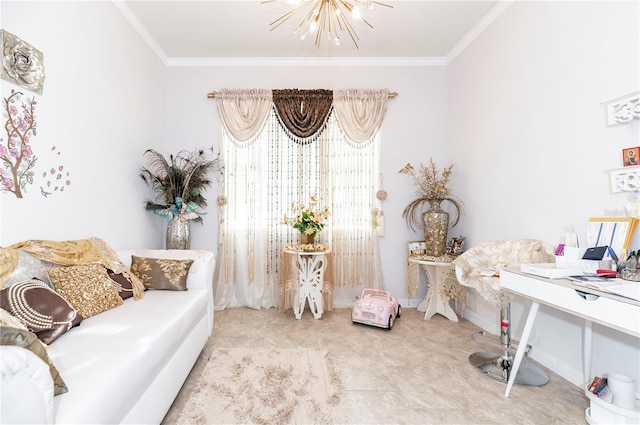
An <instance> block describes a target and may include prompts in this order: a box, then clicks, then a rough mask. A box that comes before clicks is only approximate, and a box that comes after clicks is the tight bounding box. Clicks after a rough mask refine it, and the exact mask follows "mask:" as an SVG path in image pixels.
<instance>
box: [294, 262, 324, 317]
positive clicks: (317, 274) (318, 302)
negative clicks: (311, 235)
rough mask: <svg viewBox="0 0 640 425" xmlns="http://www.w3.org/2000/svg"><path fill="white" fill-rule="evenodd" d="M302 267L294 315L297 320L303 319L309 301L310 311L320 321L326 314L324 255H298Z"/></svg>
mask: <svg viewBox="0 0 640 425" xmlns="http://www.w3.org/2000/svg"><path fill="white" fill-rule="evenodd" d="M298 264H299V267H300V285H299V288H298V296H297V301H296V305H295V306H294V313H295V316H296V319H300V318H301V317H302V312H303V311H304V305H305V303H306V302H307V300H308V301H309V309H310V310H311V313H312V314H313V317H314V318H315V319H320V318H321V317H322V313H323V312H324V302H323V298H322V286H323V283H324V282H323V280H324V268H325V261H324V256H323V255H302V254H299V255H298Z"/></svg>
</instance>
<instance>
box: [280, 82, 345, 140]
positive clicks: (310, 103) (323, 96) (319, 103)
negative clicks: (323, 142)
mask: <svg viewBox="0 0 640 425" xmlns="http://www.w3.org/2000/svg"><path fill="white" fill-rule="evenodd" d="M332 102H333V91H332V90H321V89H320V90H298V89H284V90H274V91H273V106H274V107H275V109H276V112H277V116H278V121H279V122H280V124H281V125H282V126H283V128H284V130H285V131H286V132H287V133H288V134H289V137H291V139H293V140H294V141H296V142H297V143H308V142H311V141H313V139H314V138H315V137H316V136H317V135H318V134H319V133H320V132H321V131H322V130H323V129H324V127H325V125H326V123H327V117H328V116H329V112H330V111H331V104H332Z"/></svg>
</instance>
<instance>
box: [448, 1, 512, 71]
mask: <svg viewBox="0 0 640 425" xmlns="http://www.w3.org/2000/svg"><path fill="white" fill-rule="evenodd" d="M514 1H515V0H500V1H499V2H498V3H497V4H496V5H495V6H493V7H492V8H491V10H490V11H489V13H487V14H486V15H484V16H483V17H482V19H480V21H478V23H477V24H476V25H474V27H473V28H471V31H469V32H468V33H467V34H466V35H465V36H464V37H462V39H461V40H460V41H459V42H458V44H456V45H455V46H453V49H451V51H450V52H449V53H448V54H447V56H446V61H447V65H448V64H449V63H451V61H453V60H454V59H455V58H456V57H457V56H458V55H459V54H460V53H462V52H463V51H464V49H466V48H467V47H469V45H470V44H471V43H473V42H474V41H475V39H476V38H478V37H479V36H480V34H482V33H483V32H484V30H486V29H487V28H488V27H489V25H491V24H492V23H493V22H494V21H495V20H496V19H498V17H499V16H500V15H502V13H503V12H504V11H505V10H507V8H508V7H509V6H511V4H512V3H513V2H514Z"/></svg>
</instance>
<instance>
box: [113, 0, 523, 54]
mask: <svg viewBox="0 0 640 425" xmlns="http://www.w3.org/2000/svg"><path fill="white" fill-rule="evenodd" d="M383 1H384V0H383ZM385 3H386V4H389V5H392V6H393V8H387V7H383V6H380V5H377V6H375V7H374V9H373V10H365V11H364V12H363V16H364V18H365V19H367V21H369V22H370V23H371V24H372V25H373V28H369V27H368V26H367V25H366V24H364V23H363V22H356V23H354V28H355V30H356V33H357V35H358V36H359V38H360V40H359V41H358V45H359V48H356V47H355V45H354V44H353V42H352V41H351V39H350V38H349V37H348V35H347V34H346V33H345V34H343V35H342V36H341V38H342V43H341V45H340V46H336V45H335V44H333V43H331V42H329V40H326V39H323V40H322V41H321V45H320V47H319V48H317V47H316V46H315V44H314V41H313V39H309V38H307V39H306V40H300V36H299V35H296V34H294V33H293V29H294V28H295V26H297V25H298V24H299V23H300V21H301V19H302V16H300V17H298V16H294V17H292V18H291V19H290V20H289V21H287V22H286V23H284V24H283V25H281V26H280V27H278V28H276V29H274V30H273V31H270V30H269V25H270V23H271V22H273V21H274V20H276V19H277V18H279V17H280V16H282V15H283V14H285V13H286V12H287V11H288V10H290V9H291V8H292V6H291V5H290V4H287V2H286V1H275V2H272V3H264V4H263V3H261V2H260V1H248V0H233V1H222V0H210V1H185V0H179V1H164V0H162V1H155V0H151V1H149V0H146V1H141V0H129V1H125V2H115V4H116V5H117V6H118V8H119V9H120V10H121V11H122V12H123V14H124V15H125V17H127V19H128V20H129V21H130V22H131V23H132V24H133V26H134V27H135V28H136V29H137V30H138V32H140V34H141V35H142V36H143V37H144V38H145V39H146V40H147V42H148V43H149V44H150V45H151V46H152V48H154V50H155V51H156V53H158V55H159V56H160V57H161V58H162V59H163V60H164V61H165V62H166V63H169V64H171V63H184V62H189V61H191V62H193V61H207V60H209V61H211V60H221V59H226V60H247V59H256V58H261V59H266V60H268V59H276V58H278V59H285V60H292V59H300V58H307V59H314V58H315V59H321V58H335V59H344V58H352V59H358V60H363V59H365V58H377V59H379V58H386V59H391V60H393V59H396V60H398V59H403V60H412V59H434V58H438V59H441V60H442V59H444V58H446V57H447V56H451V55H452V53H453V52H455V50H456V49H460V46H461V45H462V44H464V43H465V40H466V42H467V43H468V42H469V40H470V39H471V38H472V37H473V36H474V34H476V35H477V33H479V32H480V31H482V29H484V27H486V25H488V23H490V22H491V21H492V19H494V18H495V16H497V15H498V14H499V13H500V12H501V10H502V9H504V7H506V6H505V4H508V3H510V2H508V1H497V0H492V1H485V0H473V1H458V0H446V1H410V0H405V1H397V0H396V1H393V0H391V1H385Z"/></svg>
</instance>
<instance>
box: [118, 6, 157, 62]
mask: <svg viewBox="0 0 640 425" xmlns="http://www.w3.org/2000/svg"><path fill="white" fill-rule="evenodd" d="M112 3H113V4H114V5H115V7H116V8H117V9H118V10H119V11H120V13H122V15H123V16H124V17H125V19H126V20H127V21H128V22H129V24H131V26H132V27H133V29H135V30H136V32H137V33H138V34H139V35H140V37H142V39H143V40H144V42H145V43H147V45H148V46H149V47H150V48H151V50H153V52H154V53H155V54H156V56H158V58H159V59H160V60H161V61H162V63H164V64H165V65H167V64H168V63H169V57H168V56H167V54H166V53H165V52H164V50H162V48H161V47H160V46H159V45H158V43H156V40H155V39H154V38H153V37H152V36H151V34H149V32H148V31H147V29H146V28H145V27H144V25H142V24H141V23H140V21H139V20H138V18H136V15H135V14H134V13H133V11H132V10H131V8H130V7H129V6H127V4H126V3H125V2H124V1H123V0H112Z"/></svg>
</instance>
